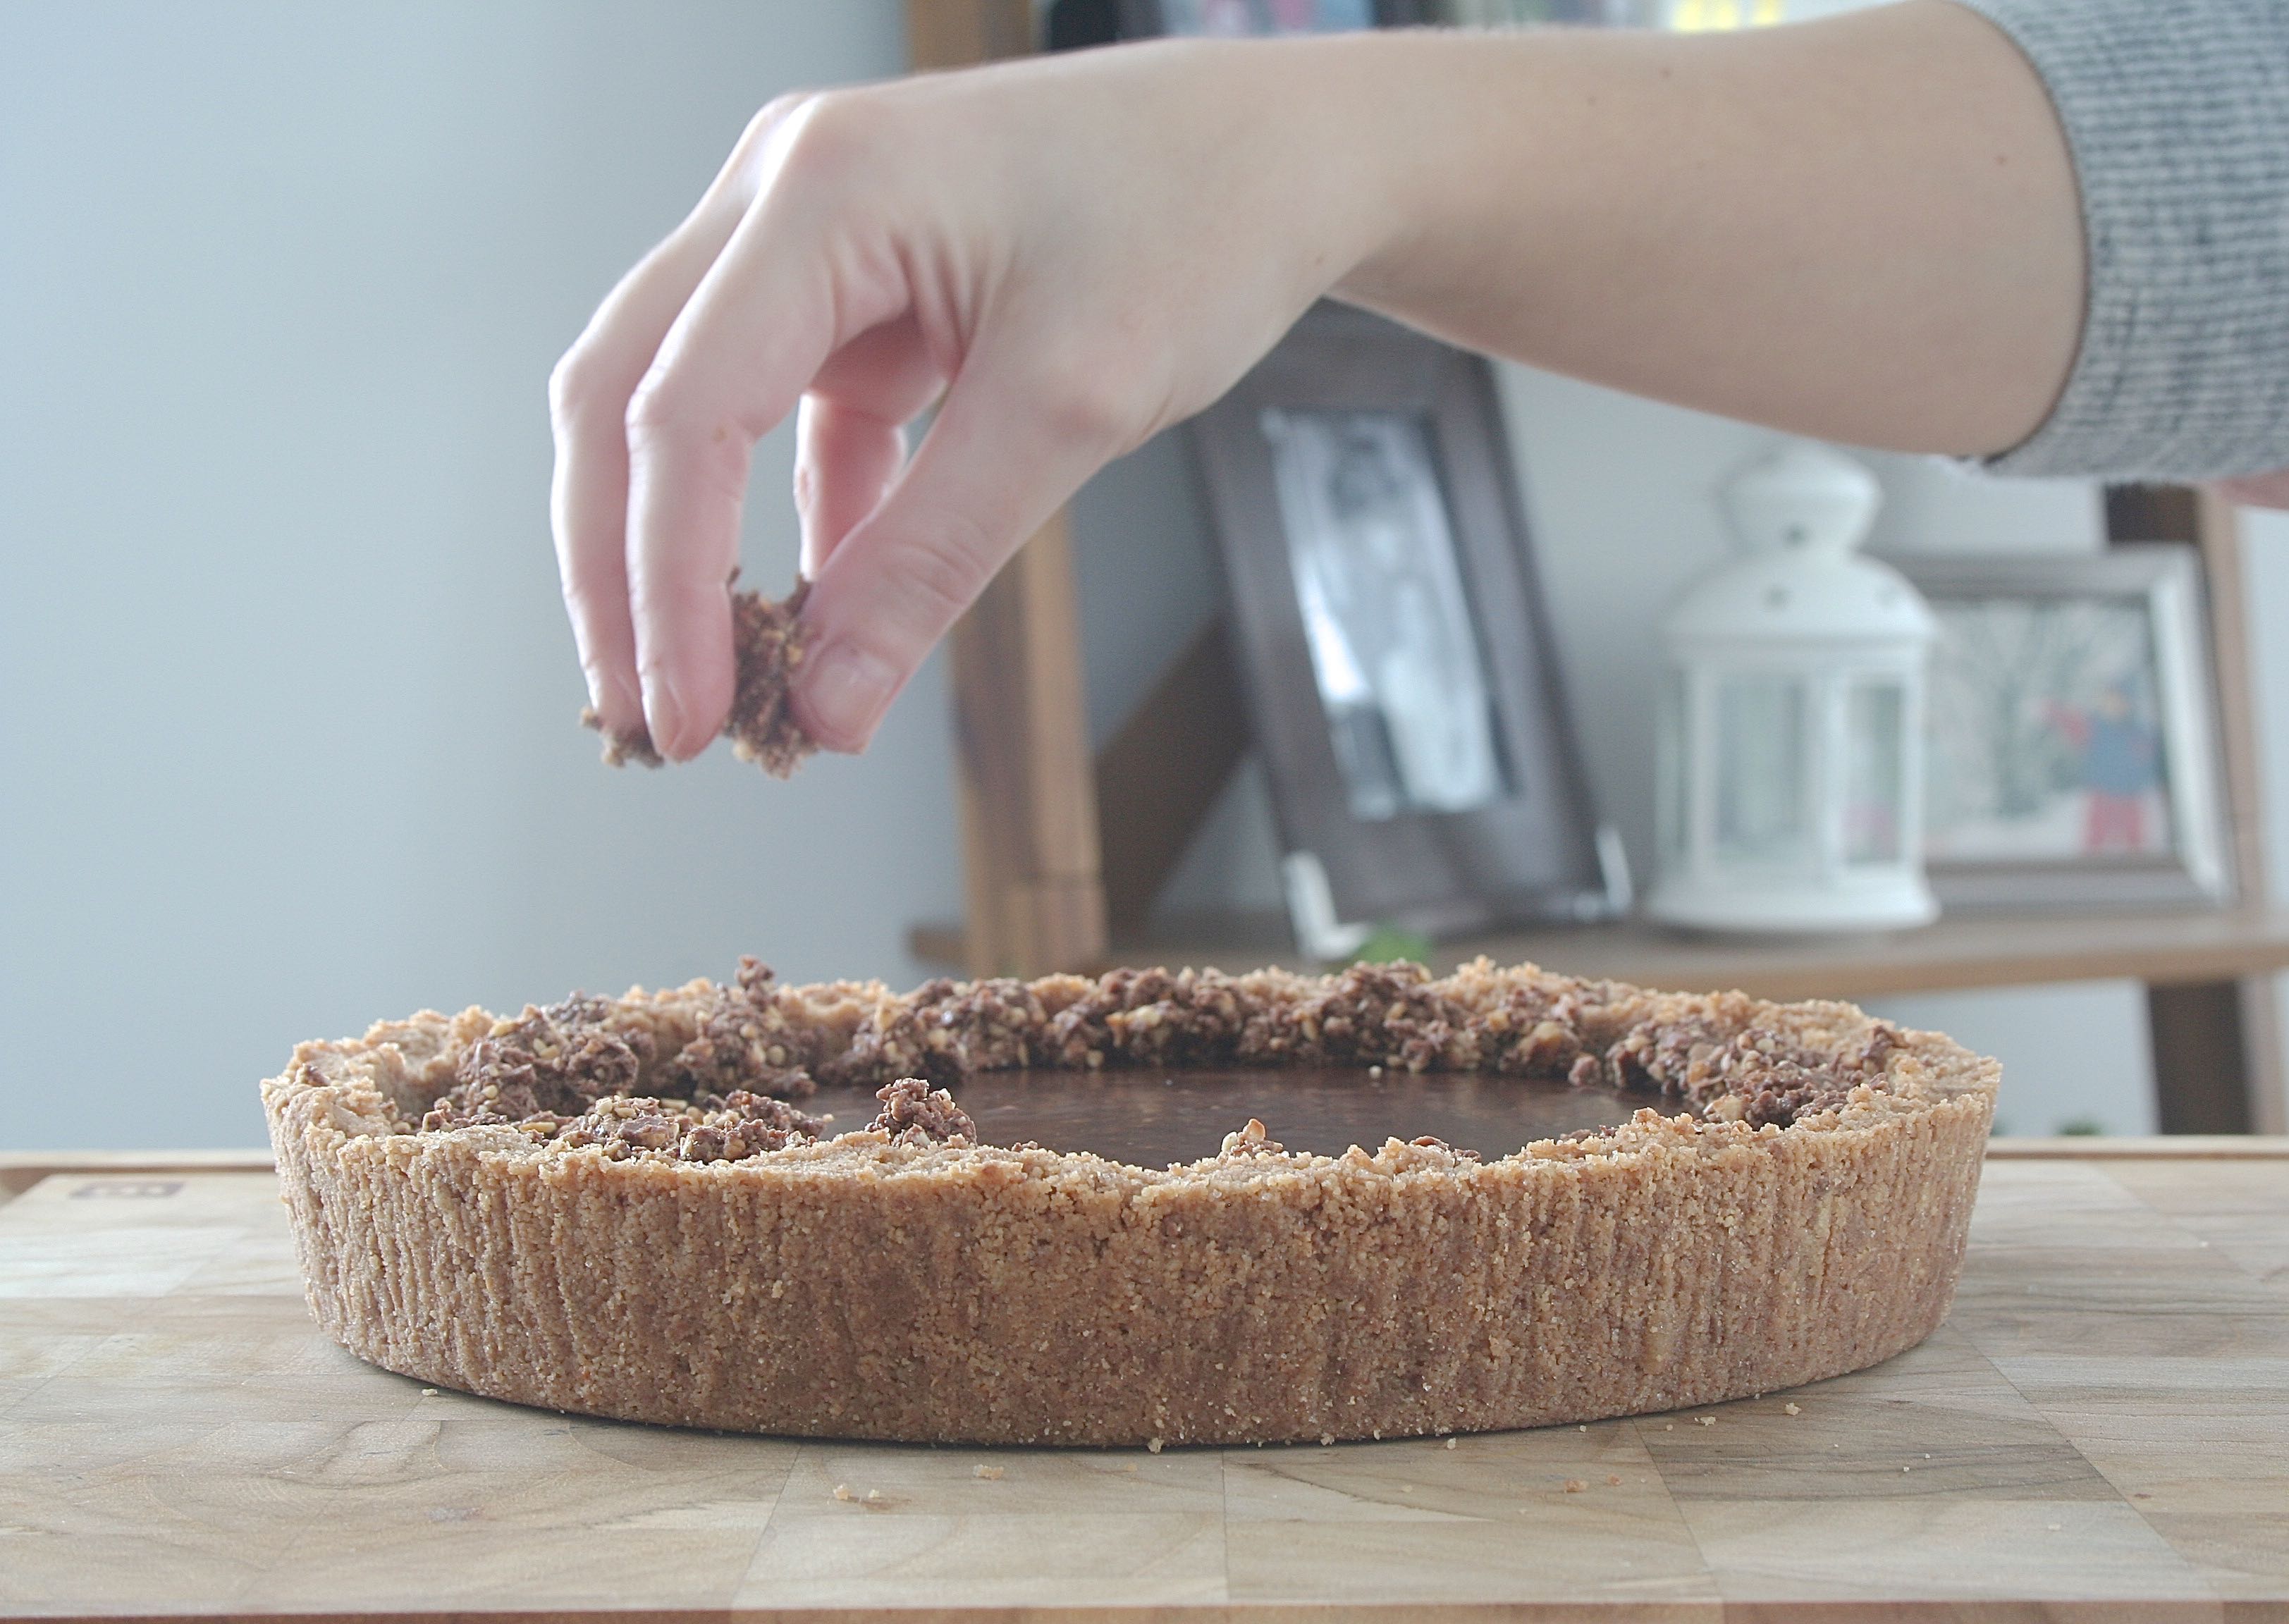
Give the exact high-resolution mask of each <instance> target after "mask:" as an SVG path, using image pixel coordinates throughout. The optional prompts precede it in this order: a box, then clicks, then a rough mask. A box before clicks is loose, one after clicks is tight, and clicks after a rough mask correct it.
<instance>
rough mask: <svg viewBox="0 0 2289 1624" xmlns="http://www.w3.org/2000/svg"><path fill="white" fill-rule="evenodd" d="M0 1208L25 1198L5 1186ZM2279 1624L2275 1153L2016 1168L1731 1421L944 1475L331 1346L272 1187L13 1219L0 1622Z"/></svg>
mask: <svg viewBox="0 0 2289 1624" xmlns="http://www.w3.org/2000/svg"><path fill="white" fill-rule="evenodd" d="M15 1160H16V1163H17V1165H16V1166H14V1167H13V1168H12V1169H4V1168H0V1172H12V1174H13V1177H12V1179H11V1180H7V1181H0V1198H4V1194H5V1190H6V1189H7V1188H9V1187H11V1186H12V1185H19V1186H20V1185H22V1184H24V1183H26V1182H28V1175H29V1173H30V1172H31V1171H33V1170H34V1169H28V1167H27V1166H25V1165H24V1158H15ZM1145 1608H1149V1609H1151V1610H1152V1611H1151V1612H1150V1615H1149V1616H1150V1617H1152V1618H1153V1619H1155V1620H1160V1619H1205V1618H1217V1619H1228V1618H1231V1617H1232V1616H1233V1615H1235V1614H1242V1615H1246V1616H1248V1617H1251V1618H1253V1617H1269V1616H1272V1614H1273V1613H1274V1612H1277V1613H1278V1614H1279V1615H1280V1617H1282V1618H1285V1619H1297V1618H1303V1617H1307V1616H1308V1617H1312V1618H1336V1617H1342V1618H1360V1619H1364V1618H1370V1617H1393V1618H1395V1617H1401V1616H1404V1617H1408V1618H1420V1617H1426V1616H1429V1617H1456V1618H1459V1617H1463V1616H1464V1615H1468V1616H1470V1617H1472V1618H1489V1619H1490V1618H1496V1617H1499V1618H1503V1619H1509V1620H1523V1619H1545V1618H1548V1619H1554V1618H1561V1617H1562V1618H1569V1619H1581V1618H1595V1619H1600V1620H1607V1619H1610V1620H1624V1619H1626V1620H1640V1619H1643V1620H1666V1621H1674V1624H1683V1621H1685V1620H1719V1619H1726V1620H1780V1619H1789V1620H1813V1619H1823V1620H1825V1619H1838V1618H1848V1619H1860V1620H1869V1619H1876V1618H1882V1619H1886V1620H1890V1619H1917V1620H1941V1619H1948V1620H1974V1619H1976V1620H1990V1619H1992V1620H2004V1619H2010V1620H2023V1619H2073V1620H2084V1619H2090V1620H2097V1619H2104V1620H2122V1621H2125V1624H2128V1621H2130V1620H2180V1619H2203V1620H2245V1621H2251V1624H2253V1621H2254V1620H2289V1141H2282V1140H2277V1141H2270V1142H2250V1141H2241V1142H2215V1143H2200V1142H2190V1143H2189V1142H2184V1141H2146V1142H2135V1143H2131V1142H2098V1143H2093V1142H2089V1141H2073V1142H2050V1143H2047V1144H2045V1143H2042V1142H2029V1143H2022V1144H2019V1145H2015V1146H2014V1145H2009V1144H1998V1149H1997V1153H1996V1154H1995V1155H1993V1156H1991V1157H1990V1161H1989V1165H1988V1167H1987V1172H1986V1179H1985V1185H1984V1188H1983V1190H1982V1193H1981V1197H1980V1204H1979V1209H1978V1214H1977V1218H1976V1220H1975V1222H1974V1230H1973V1251H1972V1256H1971V1262H1970V1266H1969V1269H1968V1271H1967V1273H1966V1278H1965V1281H1964V1285H1963V1288H1962V1291H1961V1293H1960V1294H1959V1296H1958V1301H1957V1304H1956V1309H1955V1313H1954V1316H1953V1318H1951V1319H1950V1321H1949V1322H1948V1324H1947V1325H1945V1326H1944V1327H1942V1330H1941V1331H1940V1332H1939V1333H1938V1334H1936V1335H1935V1336H1934V1337H1933V1338H1932V1340H1931V1341H1928V1342H1926V1344H1925V1345H1924V1346H1923V1347H1921V1348H1919V1349H1915V1350H1913V1351H1912V1352H1910V1353H1907V1354H1905V1355H1902V1357H1899V1358H1897V1359H1894V1360H1893V1361H1892V1362H1891V1363H1889V1364H1888V1365H1884V1366H1882V1367H1881V1368H1879V1369H1876V1370H1872V1371H1867V1372H1863V1373H1860V1374H1858V1375H1854V1376H1846V1377H1843V1378H1841V1379H1839V1380H1837V1381H1827V1382H1822V1383H1820V1384H1819V1385H1817V1386H1814V1387H1810V1388H1806V1389H1799V1390H1798V1391H1795V1392H1792V1393H1789V1394H1784V1395H1783V1394H1774V1395H1770V1396H1767V1397H1764V1398H1760V1399H1755V1400H1751V1401H1747V1402H1743V1403H1740V1404H1732V1405H1719V1406H1717V1407H1715V1408H1712V1409H1708V1410H1702V1411H1695V1412H1685V1413H1677V1414H1673V1415H1656V1416H1643V1417H1639V1418H1636V1419H1634V1420H1629V1421H1607V1422H1601V1423H1599V1424H1595V1425H1592V1426H1589V1427H1586V1428H1575V1427H1565V1428H1557V1429H1548V1430H1544V1431H1539V1432H1527V1433H1511V1434H1505V1435H1498V1436H1492V1437H1466V1438H1460V1439H1457V1440H1455V1441H1454V1443H1453V1445H1452V1446H1451V1447H1449V1446H1448V1445H1442V1444H1440V1443H1438V1442H1429V1441H1426V1442H1408V1443H1392V1444H1379V1445H1338V1446H1336V1447H1332V1448H1319V1447H1313V1446H1302V1447H1287V1448H1272V1449H1262V1450H1250V1449H1227V1450H1170V1451H1168V1453H1163V1454H1159V1455H1154V1454H1151V1453H1145V1452H1144V1451H1141V1450H1139V1451H1073V1452H1048V1451H1035V1450H1015V1451H1010V1450H1000V1451H997V1450H985V1449H957V1448H949V1449H923V1448H901V1447H895V1446H887V1445H851V1444H818V1443H802V1442H792V1441H786V1440H778V1439H765V1438H749V1437H724V1436H717V1435H712V1434H701V1433H688V1432H673V1431H666V1430H660V1429H651V1428H646V1427H637V1426H626V1425H618V1424H614V1423H610V1422H603V1421H588V1420H582V1419H577V1418H570V1417H564V1416H559V1415H553V1414H548V1413H541V1412H537V1411H530V1410H522V1409H517V1408H514V1407H513V1406H510V1405H500V1404H494V1403H490V1402H487V1401H485V1400H482V1399H476V1398H471V1397H466V1396H464V1395H461V1394H459V1393H454V1392H450V1391H444V1392H441V1391H437V1390H435V1389H426V1388H423V1387H421V1386H420V1385H419V1383H416V1382H413V1381H406V1380H403V1379H402V1378H400V1377H396V1376H393V1375H389V1374H387V1373H383V1372H381V1371H379V1370H375V1369H373V1368H371V1367H370V1366H368V1365H362V1364H360V1363H358V1361H356V1360H355V1359H354V1358H352V1357H350V1356H349V1355H348V1354H347V1353H344V1352H342V1351H341V1350H340V1349H337V1348H335V1347H333V1346H332V1345H331V1344H330V1343H328V1342H327V1341H324V1339H323V1338H322V1337H320V1336H319V1335H318V1334H317V1333H315V1331H314V1330H313V1329H312V1327H311V1325H310V1322H309V1320H308V1318H307V1316H306V1315H305V1313H304V1311H303V1308H302V1303H301V1300H300V1294H299V1286H298V1285H297V1283H296V1279H295V1275H294V1268H293V1263H292V1261H291V1256H290V1254H289V1248H288V1243H287V1237H286V1227H285V1222H284V1218H283V1214H282V1212H281V1211H280V1209H279V1206H278V1204H277V1200H276V1197H275V1190H274V1188H273V1185H272V1182H271V1180H270V1177H269V1175H268V1174H267V1172H263V1171H260V1170H259V1168H258V1169H253V1170H245V1171H235V1172H233V1171H225V1170H218V1169H216V1168H214V1167H213V1166H207V1167H204V1168H200V1167H195V1166H173V1167H168V1166H164V1165H159V1164H152V1165H147V1166H140V1167H139V1166H108V1167H99V1168H97V1169H96V1170H94V1171H79V1172H69V1173H56V1174H52V1176H48V1177H46V1178H44V1179H43V1180H41V1181H39V1182H36V1183H31V1184H30V1187H29V1188H28V1189H27V1190H25V1193H23V1194H22V1195H20V1196H19V1197H17V1198H15V1199H14V1200H12V1201H10V1202H8V1204H7V1205H5V1206H0V1613H10V1614H17V1615H31V1616H50V1617H54V1616H81V1617H90V1616H97V1615H118V1614H123V1613H124V1614H144V1615H155V1616H166V1617H181V1616H186V1615H191V1614H202V1613H205V1614H211V1613H221V1612H229V1613H244V1614H266V1613H267V1614H276V1613H301V1614H313V1615H315V1614H323V1615H330V1616H336V1617H341V1616H359V1617H373V1616H378V1615H383V1614H394V1615H398V1616H419V1617H422V1618H437V1617H441V1616H443V1615H445V1614H448V1613H455V1614H462V1615H467V1614H480V1613H506V1612H522V1613H524V1614H526V1615H528V1616H531V1615H546V1616H566V1615H570V1614H578V1613H587V1612H603V1611H614V1610H619V1611H626V1610H642V1611H644V1612H647V1613H649V1615H650V1616H651V1617H653V1618H656V1619H662V1620H667V1619H673V1620H686V1619H698V1618H701V1617H706V1618H710V1619H723V1618H726V1617H729V1616H732V1615H735V1614H754V1615H757V1616H761V1615H764V1614H773V1615H781V1616H784V1615H786V1614H789V1613H808V1614H810V1615H811V1616H814V1617H818V1616H825V1615H826V1614H829V1613H832V1614H833V1615H834V1616H837V1617H848V1616H853V1615H857V1614H866V1613H884V1614H887V1613H890V1612H898V1613H899V1614H900V1615H901V1616H904V1617H907V1618H914V1617H917V1616H921V1615H920V1614H918V1613H917V1612H915V1610H917V1609H923V1610H928V1616H930V1617H937V1618H953V1617H962V1618H980V1617H985V1618H1002V1619H1011V1618H1017V1617H1021V1616H1022V1617H1025V1618H1031V1619H1047V1618H1052V1617H1057V1618H1063V1617H1075V1616H1080V1615H1081V1614H1083V1613H1089V1612H1093V1611H1094V1610H1110V1609H1119V1610H1121V1616H1122V1617H1125V1618H1142V1617H1144V1616H1145V1614H1143V1613H1141V1612H1137V1611H1134V1610H1137V1609H1145Z"/></svg>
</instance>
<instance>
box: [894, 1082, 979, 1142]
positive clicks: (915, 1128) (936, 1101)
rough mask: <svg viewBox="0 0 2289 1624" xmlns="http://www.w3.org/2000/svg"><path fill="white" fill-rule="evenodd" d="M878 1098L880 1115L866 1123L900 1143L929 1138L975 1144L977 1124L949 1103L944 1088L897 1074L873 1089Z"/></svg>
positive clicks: (958, 1107) (949, 1098) (926, 1140)
mask: <svg viewBox="0 0 2289 1624" xmlns="http://www.w3.org/2000/svg"><path fill="white" fill-rule="evenodd" d="M874 1097H875V1098H876V1099H878V1100H880V1101H881V1102H882V1111H881V1115H880V1116H877V1117H876V1118H874V1120H873V1122H871V1123H869V1124H868V1125H867V1126H869V1127H872V1128H875V1129H879V1130H880V1131H881V1132H882V1133H885V1134H889V1135H890V1137H891V1138H892V1139H894V1140H896V1141H897V1142H898V1143H900V1144H915V1143H921V1144H928V1143H929V1142H931V1141H933V1140H947V1139H966V1140H969V1142H971V1143H973V1144H975V1143H976V1142H977V1124H976V1123H975V1122H972V1121H971V1120H970V1119H969V1112H967V1111H963V1110H962V1109H961V1106H959V1105H956V1104H955V1103H953V1095H950V1094H948V1093H947V1092H946V1091H945V1089H943V1088H940V1089H937V1090H935V1091H933V1090H932V1089H931V1087H930V1086H929V1084H928V1083H926V1082H924V1081H922V1079H920V1078H918V1077H908V1078H901V1079H899V1080H898V1081H897V1082H895V1083H889V1084H886V1085H884V1086H883V1087H881V1088H878V1089H876V1090H875V1091H874Z"/></svg>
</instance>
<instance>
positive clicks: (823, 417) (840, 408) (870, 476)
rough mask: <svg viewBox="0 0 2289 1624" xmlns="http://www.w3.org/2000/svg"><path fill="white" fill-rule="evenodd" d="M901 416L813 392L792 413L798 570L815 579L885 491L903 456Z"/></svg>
mask: <svg viewBox="0 0 2289 1624" xmlns="http://www.w3.org/2000/svg"><path fill="white" fill-rule="evenodd" d="M902 422H903V419H890V418H881V417H878V416H876V415H875V414H874V413H873V412H872V411H869V410H866V409H865V408H864V407H861V406H854V405H849V404H846V403H844V402H838V401H835V400H833V398H831V397H830V396H826V395H822V394H806V395H804V396H803V397H802V408H801V410H798V411H797V412H796V414H795V462H794V503H795V510H796V512H797V513H799V514H800V515H801V517H802V573H803V577H804V578H805V579H806V580H809V579H813V578H816V577H817V576H818V571H819V569H820V567H821V566H822V565H824V564H825V562H826V559H827V555H828V554H830V553H833V551H834V549H835V547H836V546H837V545H840V543H841V540H842V538H843V537H845V536H847V535H849V533H850V530H851V527H852V526H854V525H856V524H857V522H858V521H860V520H862V519H864V518H865V517H866V515H867V514H869V513H873V511H874V509H875V508H876V507H878V506H881V501H882V498H884V497H886V496H888V495H889V491H890V487H891V485H892V483H893V482H896V480H897V476H898V469H899V467H900V466H901V465H902V464H904V463H905V458H906V438H905V430H904V428H903V427H902V426H901V424H902Z"/></svg>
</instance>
